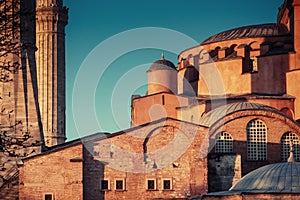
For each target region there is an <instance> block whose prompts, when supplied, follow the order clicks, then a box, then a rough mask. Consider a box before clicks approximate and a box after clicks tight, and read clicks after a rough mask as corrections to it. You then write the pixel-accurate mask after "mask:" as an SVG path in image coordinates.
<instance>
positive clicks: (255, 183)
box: [229, 162, 300, 193]
mask: <svg viewBox="0 0 300 200" xmlns="http://www.w3.org/2000/svg"><path fill="white" fill-rule="evenodd" d="M229 191H230V192H237V193H241V192H242V193H300V163H297V162H285V163H276V164H271V165H267V166H264V167H261V168H258V169H256V170H254V171H252V172H250V173H249V174H247V175H246V176H244V177H243V178H242V179H241V180H239V181H238V182H237V183H236V184H235V185H234V186H233V187H232V188H231V189H230V190H229Z"/></svg>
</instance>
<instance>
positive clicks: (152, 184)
mask: <svg viewBox="0 0 300 200" xmlns="http://www.w3.org/2000/svg"><path fill="white" fill-rule="evenodd" d="M147 190H156V180H155V179H147Z"/></svg>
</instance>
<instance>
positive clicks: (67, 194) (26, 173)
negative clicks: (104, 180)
mask: <svg viewBox="0 0 300 200" xmlns="http://www.w3.org/2000/svg"><path fill="white" fill-rule="evenodd" d="M80 158H82V146H81V144H78V145H75V146H71V147H69V148H64V149H61V150H58V151H55V152H52V153H47V154H46V155H39V156H36V157H34V158H31V159H27V160H25V161H24V165H23V166H22V167H20V168H19V169H20V179H19V189H20V190H19V198H20V200H29V199H43V196H44V195H45V194H52V195H53V196H54V198H55V200H60V199H61V200H65V199H70V200H71V199H72V200H77V199H82V159H80Z"/></svg>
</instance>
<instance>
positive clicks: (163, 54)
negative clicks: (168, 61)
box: [161, 52, 165, 60]
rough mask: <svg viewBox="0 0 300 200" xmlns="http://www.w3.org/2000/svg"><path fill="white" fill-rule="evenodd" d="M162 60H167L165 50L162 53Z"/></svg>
mask: <svg viewBox="0 0 300 200" xmlns="http://www.w3.org/2000/svg"><path fill="white" fill-rule="evenodd" d="M161 60H165V53H164V52H162V54H161Z"/></svg>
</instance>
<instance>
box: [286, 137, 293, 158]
mask: <svg viewBox="0 0 300 200" xmlns="http://www.w3.org/2000/svg"><path fill="white" fill-rule="evenodd" d="M287 162H295V159H294V148H293V140H291V141H290V157H289V158H288V159H287Z"/></svg>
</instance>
